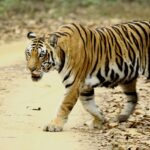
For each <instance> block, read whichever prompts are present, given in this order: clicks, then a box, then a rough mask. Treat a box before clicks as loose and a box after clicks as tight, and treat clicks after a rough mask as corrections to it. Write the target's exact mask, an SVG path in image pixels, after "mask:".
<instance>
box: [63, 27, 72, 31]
mask: <svg viewBox="0 0 150 150" xmlns="http://www.w3.org/2000/svg"><path fill="white" fill-rule="evenodd" d="M62 28H67V29H69V30H71V31H72V32H74V30H73V29H72V28H71V27H69V26H62Z"/></svg>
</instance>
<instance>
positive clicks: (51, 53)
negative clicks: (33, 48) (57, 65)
mask: <svg viewBox="0 0 150 150" xmlns="http://www.w3.org/2000/svg"><path fill="white" fill-rule="evenodd" d="M50 57H51V58H52V61H53V62H55V61H54V57H53V52H52V51H50Z"/></svg>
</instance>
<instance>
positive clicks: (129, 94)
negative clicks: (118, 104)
mask: <svg viewBox="0 0 150 150" xmlns="http://www.w3.org/2000/svg"><path fill="white" fill-rule="evenodd" d="M124 93H125V94H126V95H127V96H137V93H136V92H124Z"/></svg>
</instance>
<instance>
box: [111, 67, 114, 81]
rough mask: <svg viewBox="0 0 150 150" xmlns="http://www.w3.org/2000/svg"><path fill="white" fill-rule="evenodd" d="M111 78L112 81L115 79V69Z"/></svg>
mask: <svg viewBox="0 0 150 150" xmlns="http://www.w3.org/2000/svg"><path fill="white" fill-rule="evenodd" d="M110 78H111V81H113V80H114V78H115V72H114V70H113V69H112V70H111V74H110Z"/></svg>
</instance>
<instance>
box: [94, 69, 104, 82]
mask: <svg viewBox="0 0 150 150" xmlns="http://www.w3.org/2000/svg"><path fill="white" fill-rule="evenodd" d="M96 76H97V78H98V79H99V81H100V83H103V82H104V81H105V78H104V77H103V76H102V75H101V70H99V71H98V73H97V75H96Z"/></svg>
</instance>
